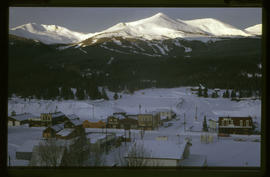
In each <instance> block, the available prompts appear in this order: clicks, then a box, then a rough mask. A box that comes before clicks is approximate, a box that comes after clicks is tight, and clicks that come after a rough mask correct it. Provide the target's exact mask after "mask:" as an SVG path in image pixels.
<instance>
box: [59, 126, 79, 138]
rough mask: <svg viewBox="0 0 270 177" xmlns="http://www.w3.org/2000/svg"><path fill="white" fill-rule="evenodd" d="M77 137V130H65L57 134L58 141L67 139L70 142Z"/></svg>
mask: <svg viewBox="0 0 270 177" xmlns="http://www.w3.org/2000/svg"><path fill="white" fill-rule="evenodd" d="M77 136H78V134H77V132H76V129H74V128H64V129H62V130H60V131H59V132H57V133H56V134H55V138H56V139H65V140H69V139H72V138H75V137H77Z"/></svg>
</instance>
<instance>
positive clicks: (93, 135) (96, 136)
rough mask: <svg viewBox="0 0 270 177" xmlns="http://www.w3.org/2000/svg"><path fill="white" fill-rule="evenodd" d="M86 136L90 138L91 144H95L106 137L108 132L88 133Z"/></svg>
mask: <svg viewBox="0 0 270 177" xmlns="http://www.w3.org/2000/svg"><path fill="white" fill-rule="evenodd" d="M86 137H87V138H88V139H89V141H90V143H91V144H94V143H96V142H97V141H99V140H102V139H105V138H106V134H104V133H90V134H88V135H86Z"/></svg>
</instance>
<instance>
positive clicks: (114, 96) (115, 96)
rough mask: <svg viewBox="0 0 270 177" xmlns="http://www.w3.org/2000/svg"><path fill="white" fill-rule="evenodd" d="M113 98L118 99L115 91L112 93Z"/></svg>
mask: <svg viewBox="0 0 270 177" xmlns="http://www.w3.org/2000/svg"><path fill="white" fill-rule="evenodd" d="M113 98H114V99H115V100H117V99H118V94H117V93H116V92H115V93H114V95H113Z"/></svg>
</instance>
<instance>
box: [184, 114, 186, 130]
mask: <svg viewBox="0 0 270 177" xmlns="http://www.w3.org/2000/svg"><path fill="white" fill-rule="evenodd" d="M184 130H185V132H186V113H184Z"/></svg>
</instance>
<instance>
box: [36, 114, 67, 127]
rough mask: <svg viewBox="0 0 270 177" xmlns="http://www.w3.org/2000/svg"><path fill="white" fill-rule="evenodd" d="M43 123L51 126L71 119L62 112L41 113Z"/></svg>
mask: <svg viewBox="0 0 270 177" xmlns="http://www.w3.org/2000/svg"><path fill="white" fill-rule="evenodd" d="M40 119H41V124H42V125H45V126H51V125H56V124H60V123H63V122H65V121H67V120H69V119H68V118H67V117H66V115H65V114H64V113H62V112H55V113H41V114H40Z"/></svg>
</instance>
